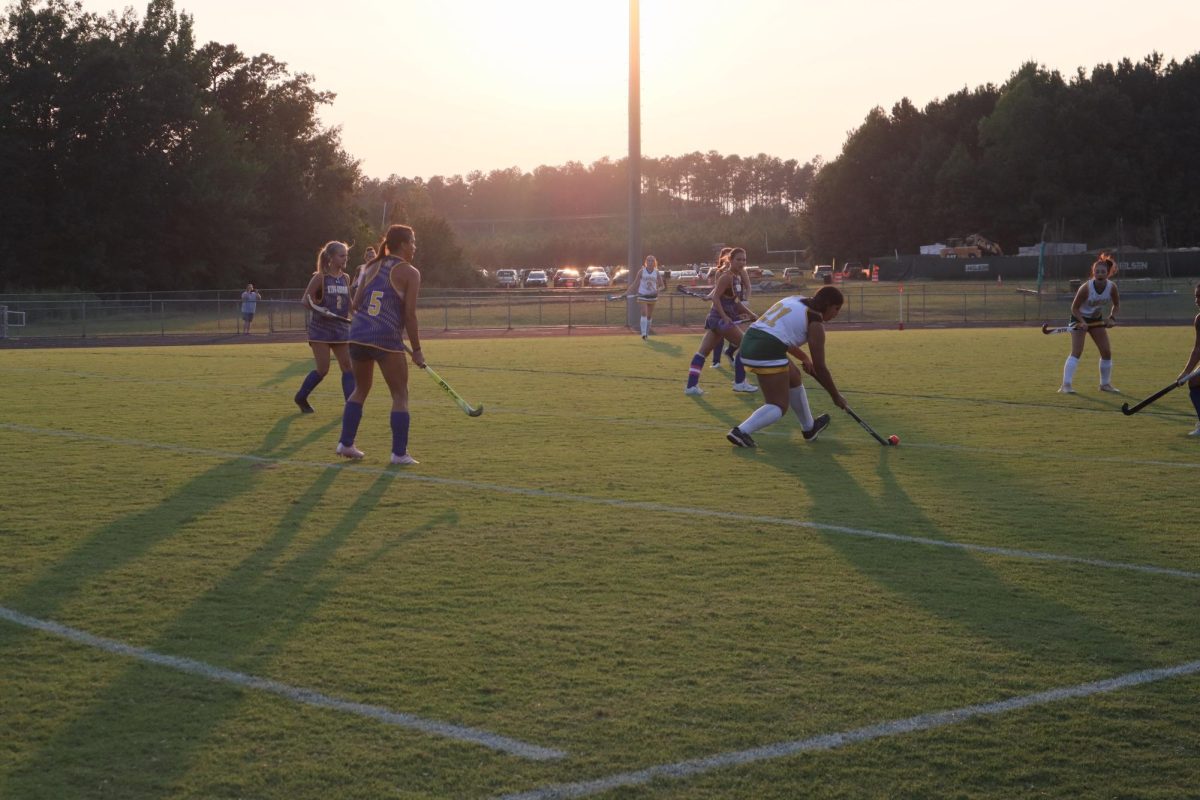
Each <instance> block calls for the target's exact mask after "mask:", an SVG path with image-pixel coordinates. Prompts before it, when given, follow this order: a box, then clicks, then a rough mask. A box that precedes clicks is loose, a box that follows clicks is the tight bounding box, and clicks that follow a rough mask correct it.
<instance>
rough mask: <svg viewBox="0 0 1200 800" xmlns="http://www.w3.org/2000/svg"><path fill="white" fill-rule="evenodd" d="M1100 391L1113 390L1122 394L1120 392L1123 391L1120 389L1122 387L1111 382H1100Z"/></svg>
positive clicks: (1114, 392)
mask: <svg viewBox="0 0 1200 800" xmlns="http://www.w3.org/2000/svg"><path fill="white" fill-rule="evenodd" d="M1100 391H1102V392H1112V393H1113V394H1120V393H1121V390H1120V389H1118V388H1117V387H1115V386H1113V385H1112V384H1111V383H1102V384H1100Z"/></svg>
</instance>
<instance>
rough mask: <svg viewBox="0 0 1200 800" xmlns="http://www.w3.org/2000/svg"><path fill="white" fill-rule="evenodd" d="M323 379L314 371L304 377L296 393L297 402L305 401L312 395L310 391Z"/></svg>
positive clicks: (322, 376)
mask: <svg viewBox="0 0 1200 800" xmlns="http://www.w3.org/2000/svg"><path fill="white" fill-rule="evenodd" d="M324 379H325V376H324V375H322V374H321V373H319V372H317V371H316V370H315V369H314V370H313V371H312V372H310V373H308V374H307V375H305V376H304V383H302V384H300V391H298V392H296V399H297V400H307V399H308V396H309V395H310V394H312V390H313V389H315V388H317V384H318V383H320V382H321V381H322V380H324Z"/></svg>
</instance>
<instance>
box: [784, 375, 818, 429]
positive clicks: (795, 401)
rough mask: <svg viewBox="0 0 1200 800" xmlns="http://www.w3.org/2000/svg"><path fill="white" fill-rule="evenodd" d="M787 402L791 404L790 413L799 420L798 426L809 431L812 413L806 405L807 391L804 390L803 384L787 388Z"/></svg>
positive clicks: (811, 423) (811, 424)
mask: <svg viewBox="0 0 1200 800" xmlns="http://www.w3.org/2000/svg"><path fill="white" fill-rule="evenodd" d="M788 403H789V404H790V405H791V407H792V413H794V414H795V415H796V419H798V420H800V427H801V428H802V429H804V430H806V431H811V430H812V426H813V415H812V411H811V410H809V407H808V392H806V391H804V387H803V386H793V387H792V388H791V389H790V390H788Z"/></svg>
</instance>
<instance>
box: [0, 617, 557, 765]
mask: <svg viewBox="0 0 1200 800" xmlns="http://www.w3.org/2000/svg"><path fill="white" fill-rule="evenodd" d="M0 619H6V620H8V621H9V622H12V623H14V624H17V625H22V626H24V627H26V628H32V629H34V630H39V631H43V632H44V633H50V634H53V635H55V636H61V637H62V638H64V639H70V640H71V641H73V642H77V643H79V644H82V645H86V646H88V647H94V648H96V649H98V650H103V651H105V652H107V653H113V654H115V655H119V656H128V657H129V658H135V659H137V660H138V661H144V662H146V663H147V664H154V665H157V666H160V667H169V668H170V669H174V670H179V671H180V672H186V673H188V674H190V675H199V676H200V677H201V678H207V679H209V680H210V681H218V682H221V683H232V684H234V685H235V686H241V687H243V688H246V689H257V690H259V691H262V692H269V693H270V694H274V695H279V696H280V697H285V698H287V699H288V700H294V701H296V702H297V703H303V704H304V705H309V706H316V707H318V708H329V709H333V710H334V711H344V712H346V713H348V714H357V715H358V716H360V717H369V718H371V719H374V720H378V721H379V722H383V723H385V724H387V725H395V726H397V727H400V728H409V729H411V730H415V731H420V732H421V733H428V734H432V735H434V736H442V737H445V738H447V739H455V740H457V741H460V742H470V743H472V744H478V745H482V746H484V747H487V748H490V749H492V750H499V751H501V752H504V753H508V754H509V755H514V756H520V757H521V758H528V759H531V760H533V761H549V760H551V759H556V758H562V757H563V756H565V755H566V753H564V752H563V751H561V750H551V749H549V748H545V747H538V746H537V745H533V744H526V743H525V742H520V741H517V740H516V739H509V738H508V737H506V736H500V735H498V734H495V733H489V732H488V731H485V730H480V729H478V728H468V727H465V726H462V725H452V724H450V723H448V722H439V721H437V720H432V719H424V718H423V717H417V716H414V715H412V714H405V713H402V712H399V711H391V710H389V709H386V708H383V707H381V706H372V705H367V704H365V703H355V702H352V701H350V700H340V699H338V698H336V697H330V696H329V695H326V694H321V693H320V692H315V691H313V690H312V689H305V688H303V687H300V686H290V685H288V684H286V683H279V682H278V681H272V680H267V679H266V678H256V677H255V676H253V675H247V674H245V673H244V672H234V671H233V670H229V669H224V668H223V667H217V666H213V665H212V664H206V663H204V662H203V661H195V660H193V659H190V658H181V657H179V656H168V655H163V654H162V653H156V652H154V651H153V650H147V649H145V648H143V647H134V646H133V645H128V644H124V643H123V642H118V641H115V640H113V639H105V638H103V637H101V636H93V635H92V634H90V633H87V632H86V631H81V630H78V629H77V628H68V627H67V626H66V625H60V624H58V623H57V622H51V621H47V620H42V619H37V618H35V617H30V616H26V615H25V614H22V613H21V612H19V611H13V610H12V609H10V608H5V607H4V606H0Z"/></svg>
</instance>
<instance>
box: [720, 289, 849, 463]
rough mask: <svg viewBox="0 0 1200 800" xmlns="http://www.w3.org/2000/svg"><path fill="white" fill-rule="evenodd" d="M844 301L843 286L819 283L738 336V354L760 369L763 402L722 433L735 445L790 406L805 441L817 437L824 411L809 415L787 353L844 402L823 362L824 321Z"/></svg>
mask: <svg viewBox="0 0 1200 800" xmlns="http://www.w3.org/2000/svg"><path fill="white" fill-rule="evenodd" d="M843 303H845V297H844V296H843V295H842V290H841V289H838V288H837V287H836V286H822V287H821V288H820V289H819V290H818V291H817V293H816V294H815V295H813V296H812V297H801V296H799V295H796V296H792V297H785V298H783V299H782V300H780V301H779V302H778V303H776V304H775V305H773V306H771V307H770V308H769V309H768V310H767V311H766V312H764V313H763V314H762V315H761V316H760V317H759V318H758V319H757V320H756V321H755V322H754V324H753V325H751V326H750V329H749V330H747V331H746V335H745V336H744V337H743V338H742V346H741V359H742V363H743V364H745V365H746V369H748V370H749V371H750V372H753V373H755V374H756V375H758V386H759V388H760V389H762V393H763V400H765V401H766V403H765V404H764V405H762V406H760V407H759V408H758V409H757V410H756V411H755V412H754V413H753V414H751V415H750V416H749V417H747V418H746V420H745V421H744V422H742V423H741V424H740V425H737V426H736V427H734V428H733V429H732V430H731V431H729V433H728V434H726V436H725V438H727V439H728V440H729V441H730V442H732V443H733V444H735V445H737V446H738V447H754V446H755V443H754V439H753V438H752V437H751V436H750V434H752V433H754V432H755V431H758V430H761V429H762V428H765V427H767V426H768V425H770V424H772V423H774V422H778V421H779V420H780V419H781V418H782V417H783V415H784V414H785V413H787V410H788V408H791V409H792V411H793V412H795V414H796V419H798V420H799V421H800V427H801V430H803V432H804V438H805V440H807V441H812V440H813V439H815V438H817V434H819V433H820V432H821V431H822V430H824V429H825V427H826V426H828V425H829V415H828V414H822V415H821V416H819V417H817V418H816V419H813V415H812V411H811V410H810V409H809V407H808V393H807V392H806V391H805V389H804V386H803V377H802V375H801V373H800V370H799V369H797V368H796V365H795V364H793V363H792V361H791V359H789V358H788V356H789V355H792V356H795V357H796V358H798V359H800V363H801V364H802V365H803V366H804V371H805V372H807V373H808V374H809V375H812V376H813V377H814V378H816V379H817V382H818V383H819V384H821V385H822V386H824V387H825V391H827V392H829V396H830V397H831V398H832V399H833V404H834V405H835V406H837V407H838V408H845V407H846V398H844V397H842V395H841V392H839V391H838V388H837V385H836V384H834V382H833V375H831V374H830V372H829V367H828V365H826V363H825V323H826V322H829V321H830V320H832V319H833V318H835V317H836V316H837V315H838V313H839V312H841V310H842V304H843ZM804 344H807V345H808V350H809V352H808V353H805V352H804V351H803V350H801V349H800V347H801V345H804ZM810 354H811V355H810Z"/></svg>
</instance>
